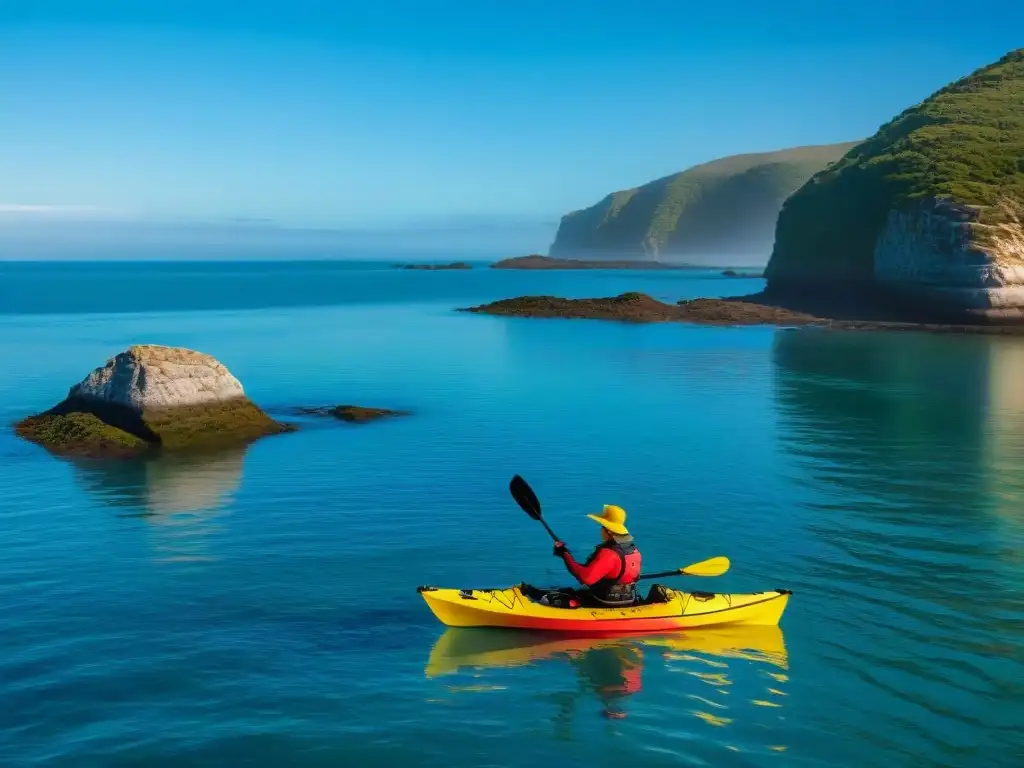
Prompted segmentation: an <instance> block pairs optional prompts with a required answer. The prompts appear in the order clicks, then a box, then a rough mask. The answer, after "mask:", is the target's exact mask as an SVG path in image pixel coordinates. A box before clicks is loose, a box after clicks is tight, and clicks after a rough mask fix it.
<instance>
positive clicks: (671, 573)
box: [636, 568, 693, 581]
mask: <svg viewBox="0 0 1024 768" xmlns="http://www.w3.org/2000/svg"><path fill="white" fill-rule="evenodd" d="M692 575H693V574H690V573H686V572H684V571H680V570H679V569H678V568H677V569H676V570H674V571H661V572H660V573H643V574H641V575H639V576H637V577H636V580H637V581H643V580H644V579H664V578H665V577H666V576H692Z"/></svg>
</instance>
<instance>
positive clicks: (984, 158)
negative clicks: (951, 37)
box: [765, 49, 1024, 288]
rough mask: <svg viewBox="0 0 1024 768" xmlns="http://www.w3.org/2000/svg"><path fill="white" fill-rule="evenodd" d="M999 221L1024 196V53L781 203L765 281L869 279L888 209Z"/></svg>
mask: <svg viewBox="0 0 1024 768" xmlns="http://www.w3.org/2000/svg"><path fill="white" fill-rule="evenodd" d="M935 197H938V198H950V199H952V201H953V202H955V203H960V204H966V205H970V206H976V207H978V209H979V212H980V221H981V222H982V223H986V222H988V223H991V222H993V221H996V220H998V211H999V207H998V206H997V203H999V202H1000V200H1002V199H1011V200H1014V199H1015V200H1018V201H1019V200H1024V49H1019V50H1016V51H1012V52H1010V53H1008V54H1007V55H1005V56H1004V57H1003V58H1001V59H1000V60H999V61H997V62H995V63H994V64H991V65H989V66H987V67H984V68H982V69H979V70H977V71H976V72H974V73H972V74H970V75H968V76H967V77H964V78H962V79H961V80H958V81H956V82H955V83H952V84H951V85H948V86H946V87H945V88H942V89H941V90H939V91H937V92H936V93H935V94H933V95H932V96H930V97H929V98H927V99H925V100H924V101H923V102H921V103H920V104H918V105H916V106H914V107H911V108H910V109H907V110H906V111H904V112H903V113H902V114H900V115H899V116H897V117H896V118H894V119H893V120H891V121H890V122H888V123H886V124H885V125H883V126H882V127H881V128H880V129H879V130H878V132H877V133H876V134H875V135H874V136H872V137H871V138H870V139H868V140H867V141H865V142H863V143H862V144H859V145H857V146H856V147H854V148H853V149H852V150H851V151H849V152H848V153H847V154H846V156H845V157H843V159H842V160H840V161H839V162H837V163H836V164H835V165H833V166H831V167H830V168H828V169H826V170H823V171H821V172H820V173H818V174H816V175H815V176H814V177H813V178H812V179H810V180H809V181H808V182H807V183H806V184H804V185H803V186H802V187H801V188H800V189H799V190H797V191H796V192H795V193H794V194H793V195H792V196H791V197H790V198H789V199H788V200H787V201H786V203H785V204H784V205H783V207H782V211H781V212H780V214H779V218H778V223H777V226H776V236H775V247H774V251H773V253H772V257H771V261H770V262H769V265H768V269H767V270H766V273H765V276H766V277H767V278H768V281H769V286H770V287H772V288H776V287H780V286H786V285H790V286H795V285H799V284H801V283H810V282H827V281H842V280H870V278H871V276H872V273H873V269H874V249H875V242H876V241H877V239H878V236H879V234H880V233H881V231H882V229H883V227H884V225H885V222H886V219H887V216H888V214H889V211H891V210H899V209H901V208H904V207H906V206H908V205H911V204H913V203H914V201H917V200H922V199H926V198H935Z"/></svg>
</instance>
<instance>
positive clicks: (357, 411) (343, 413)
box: [295, 405, 409, 424]
mask: <svg viewBox="0 0 1024 768" xmlns="http://www.w3.org/2000/svg"><path fill="white" fill-rule="evenodd" d="M295 410H296V413H299V414H301V415H303V416H329V417H331V418H334V419H338V420H340V421H347V422H349V423H352V424H365V423H367V422H370V421H377V420H378V419H386V418H389V417H392V416H408V415H409V411H396V410H392V409H390V408H367V407H366V406H363V405H322V406H303V407H301V408H296V409H295Z"/></svg>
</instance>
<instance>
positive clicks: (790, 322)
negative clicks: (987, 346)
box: [457, 292, 1024, 336]
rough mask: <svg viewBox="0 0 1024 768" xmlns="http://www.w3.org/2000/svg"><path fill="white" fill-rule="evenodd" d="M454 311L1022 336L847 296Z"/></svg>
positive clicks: (521, 302) (625, 300)
mask: <svg viewBox="0 0 1024 768" xmlns="http://www.w3.org/2000/svg"><path fill="white" fill-rule="evenodd" d="M457 311H460V312H470V313H473V314H485V315H494V316H498V317H523V318H548V319H576V320H604V321H613V322H614V321H617V322H625V323H638V324H643V323H673V322H675V323H688V324H691V325H706V326H715V327H743V326H755V325H759V326H765V325H768V326H777V327H815V328H829V329H834V330H861V331H867V330H877V331H922V332H929V333H960V334H983V335H1003V336H1024V323H1020V324H1007V323H1002V324H996V323H993V322H991V321H988V322H985V321H978V320H975V321H973V322H970V321H965V320H953V319H952V318H948V317H945V318H944V317H940V316H938V315H933V316H925V315H922V316H919V317H916V318H915V317H913V316H912V315H910V314H908V313H907V311H906V310H902V311H901V310H898V309H895V308H893V307H891V306H888V305H886V304H884V303H882V302H880V301H878V300H877V299H868V298H865V297H864V296H863V295H857V294H855V293H851V294H849V295H847V296H844V297H838V298H833V299H832V300H831V301H828V300H827V299H825V298H817V299H812V300H806V299H794V298H792V297H784V296H773V295H769V294H766V293H763V292H762V293H757V294H750V295H747V296H730V297H726V298H697V299H684V300H682V301H680V302H678V303H676V304H666V303H665V302H662V301H658V300H657V299H654V298H652V297H651V296H648V295H647V294H644V293H623V294H619V295H618V296H610V297H602V298H586V299H565V298H560V297H557V296H519V297H515V298H511V299H502V300H499V301H495V302H491V303H489V304H482V305H479V306H476V307H464V308H459V309H458V310H457Z"/></svg>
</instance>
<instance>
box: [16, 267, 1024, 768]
mask: <svg viewBox="0 0 1024 768" xmlns="http://www.w3.org/2000/svg"><path fill="white" fill-rule="evenodd" d="M759 282H760V281H756V280H751V281H746V280H744V281H737V280H728V279H724V278H718V277H717V276H716V275H715V274H714V273H713V272H707V273H689V272H687V273H681V272H680V273H661V274H657V273H649V272H646V273H634V274H630V273H623V272H613V271H610V272H601V273H596V272H595V273H590V272H587V273H532V272H531V273H518V272H498V271H488V270H474V271H471V272H409V271H400V270H393V269H388V268H387V267H386V265H371V264H363V265H359V264H340V265H331V264H322V263H321V264H291V265H288V264H281V265H274V264H270V265H268V264H242V265H223V264H221V265H218V264H181V265H171V264H148V265H121V264H106V265H103V264H94V265H88V264H86V265H81V264H79V265H52V264H51V265H18V264H5V265H2V266H0V360H2V364H3V374H2V376H0V411H2V416H3V418H4V420H5V422H11V421H13V420H15V419H17V418H19V417H21V416H23V415H25V414H27V413H31V412H34V411H38V410H41V409H43V408H45V407H47V406H49V405H51V404H52V403H54V402H55V401H57V400H59V399H60V398H61V397H63V395H64V394H65V392H66V389H67V387H68V386H69V385H70V384H72V383H74V382H75V381H77V380H78V379H80V378H81V377H82V376H84V374H85V373H87V372H88V371H89V370H90V369H91V368H92V367H94V366H95V365H98V364H100V363H101V362H103V361H104V360H105V359H106V358H107V357H109V356H110V355H112V354H113V353H115V352H117V351H119V350H121V349H123V348H124V347H126V346H127V345H128V344H131V343H134V342H142V341H145V342H154V343H165V344H175V345H182V346H189V347H194V348H198V349H200V350H203V351H205V352H209V353H211V354H213V355H215V356H217V357H218V358H219V359H221V360H222V361H223V362H224V363H225V364H226V365H227V366H228V367H229V368H230V369H231V370H232V372H233V373H235V374H236V375H237V376H238V377H239V378H240V379H241V380H242V382H243V383H244V384H245V386H246V388H247V390H248V392H249V394H250V396H251V397H253V399H255V400H256V401H257V402H259V403H260V404H261V405H263V406H264V407H266V408H267V409H268V410H270V411H272V412H274V413H283V411H284V409H286V408H288V407H291V406H294V405H306V404H326V403H335V402H353V403H359V404H364V405H377V406H385V407H397V408H408V409H411V410H412V411H414V412H415V413H414V415H413V416H412V417H410V418H407V419H398V420H393V421H388V422H383V423H377V424H372V425H365V426H360V427H352V426H347V425H341V424H333V423H331V424H325V423H321V422H313V423H310V424H309V425H308V426H309V428H308V429H306V430H304V431H301V432H298V433H295V434H289V435H284V436H279V437H274V438H269V439H266V440H263V441H261V442H259V443H256V444H255V445H253V446H250V447H249V448H248V449H247V450H245V451H238V452H234V453H228V454H223V455H220V456H218V457H216V458H215V459H206V460H203V461H181V460H178V461H171V460H163V461H157V462H150V463H145V464H137V465H106V464H97V463H87V462H77V463H76V462H69V461H62V460H57V459H54V458H51V457H49V456H48V455H47V454H45V453H44V452H43V451H41V450H40V449H38V448H37V447H35V446H32V445H29V444H26V443H23V442H20V441H18V440H17V439H15V438H14V437H13V436H12V435H11V434H10V433H9V432H5V433H3V434H0V457H2V462H0V531H2V540H0V541H2V545H3V557H2V558H0V686H2V688H0V690H2V692H3V701H4V705H3V706H2V707H0V765H4V766H8V765H10V766H21V765H26V766H27V765H47V766H50V765H70V766H90V765H102V766H117V765H154V764H159V765H186V764H187V765H232V766H234V765H289V766H306V765H341V764H351V765H401V764H407V765H424V766H466V767H467V768H468V767H469V766H474V767H475V766H527V765H529V766H534V765H548V764H553V763H555V762H556V761H557V762H558V763H560V764H562V765H567V766H574V765H624V764H626V763H625V762H624V761H629V763H628V764H635V765H651V766H657V765H715V766H751V765H778V766H791V765H841V766H846V765H850V766H853V765H886V766H911V765H913V766H930V765H935V766H939V765H942V766H968V765H970V766H973V765H978V766H1012V765H1019V764H1021V755H1022V753H1024V735H1022V734H1021V724H1022V723H1024V592H1022V588H1024V505H1022V502H1024V472H1022V467H1024V386H1022V385H1021V381H1022V380H1024V343H1022V342H1021V341H1019V340H1014V339H981V338H954V337H940V336H927V335H889V334H879V333H876V334H869V333H865V334H860V333H830V332H826V331H812V330H799V331H787V330H773V329H770V328H746V329H715V328H701V327H688V326H680V325H650V326H627V325H619V324H605V323H598V322H586V321H557V320H555V321H539V320H522V319H504V318H492V317H486V316H476V315H467V314H462V313H456V312H452V311H451V310H452V308H453V307H456V306H464V305H468V304H477V303H481V302H484V301H488V300H491V299H495V298H500V297H506V296H514V295H519V294H523V293H551V294H560V295H575V296H586V295H610V294H614V293H619V292H621V291H624V290H642V291H646V292H648V293H650V294H652V295H654V296H657V297H661V298H665V299H674V298H682V297H687V296H698V295H725V294H730V293H733V292H739V291H747V290H751V289H756V288H757V287H759ZM516 472H518V473H521V474H523V475H524V476H525V477H526V478H527V479H528V480H529V481H530V482H531V484H532V485H533V486H534V488H535V489H536V490H537V492H538V494H539V495H540V497H541V500H542V502H543V503H544V506H545V510H546V515H547V517H548V518H549V521H550V523H551V524H552V526H553V527H554V528H555V530H556V531H557V532H558V533H559V535H560V536H561V537H563V538H565V539H566V540H567V541H568V542H569V543H570V546H572V547H573V548H574V549H575V550H576V551H577V552H578V553H583V552H585V550H586V549H587V547H589V545H590V543H591V542H593V541H594V539H595V531H594V527H593V525H592V523H590V522H589V521H588V520H587V519H586V518H585V517H584V513H587V512H592V511H594V510H596V509H599V507H600V505H601V504H603V503H618V504H621V505H622V506H624V507H625V508H626V509H627V510H628V511H629V513H630V527H631V528H632V529H633V532H634V533H635V535H636V536H637V539H638V541H639V543H640V544H641V546H642V548H643V552H644V557H645V564H646V565H647V566H648V569H657V570H662V569H663V568H671V567H677V566H681V565H685V564H686V563H689V562H693V561H696V560H699V559H703V558H705V557H710V556H713V555H720V554H724V555H727V556H729V557H730V558H731V560H732V569H731V570H730V572H729V573H728V574H727V575H726V576H724V577H722V578H720V579H713V580H712V579H702V580H699V582H698V580H696V579H695V580H693V581H691V582H689V583H690V585H691V586H693V587H699V588H701V589H715V590H718V591H754V590H759V589H767V588H773V587H786V588H790V589H792V590H793V591H794V596H793V599H792V600H791V602H790V605H789V608H788V609H787V613H786V615H785V616H784V618H783V621H782V626H781V631H780V632H779V633H777V634H775V633H771V632H768V633H767V634H765V633H753V634H751V635H749V637H741V638H739V639H737V638H735V637H726V638H723V637H721V636H715V637H712V636H707V637H698V636H697V635H694V636H693V637H690V638H687V637H681V638H676V639H674V640H671V641H666V642H665V643H663V644H661V645H659V644H656V643H654V642H642V641H637V640H633V641H618V642H615V643H612V644H611V645H607V646H602V645H595V644H594V643H590V644H587V643H581V642H577V643H575V644H573V643H570V644H568V645H564V644H563V645H557V644H556V645H554V646H542V647H539V648H536V647H535V648H532V649H530V648H527V647H524V646H525V643H526V641H525V640H520V639H518V638H515V637H513V638H508V637H507V636H499V637H494V636H492V635H487V636H486V637H484V638H481V636H480V633H470V635H469V636H467V635H466V634H465V633H464V632H463V633H457V632H454V631H448V632H445V631H444V629H443V627H442V626H440V625H439V624H438V623H437V622H436V620H434V618H433V617H432V616H431V615H430V613H429V612H428V611H427V609H426V607H425V606H424V605H423V604H422V601H421V599H420V598H419V596H418V595H417V594H416V591H415V587H416V585H418V584H424V583H429V584H436V585H443V586H460V587H461V586H471V585H477V586H496V585H502V584H511V583H515V582H518V581H521V580H524V579H525V580H529V581H533V582H537V583H554V582H557V581H561V580H563V578H564V577H563V575H562V574H561V573H560V571H559V568H558V567H557V566H558V565H559V564H558V563H557V561H555V560H554V558H552V557H551V546H550V540H549V539H548V538H547V536H546V534H545V533H544V531H543V530H542V529H541V528H540V527H539V526H538V525H537V524H536V523H533V522H532V521H530V520H529V519H528V518H526V517H525V515H523V514H522V513H521V512H520V511H519V510H518V508H517V507H516V506H515V505H514V503H513V502H512V500H511V499H510V498H509V497H508V494H507V490H506V489H507V484H508V480H509V478H510V477H511V475H512V474H513V473H516ZM682 585H683V583H682V582H679V583H678V584H677V586H682ZM740 649H742V650H740Z"/></svg>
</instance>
